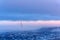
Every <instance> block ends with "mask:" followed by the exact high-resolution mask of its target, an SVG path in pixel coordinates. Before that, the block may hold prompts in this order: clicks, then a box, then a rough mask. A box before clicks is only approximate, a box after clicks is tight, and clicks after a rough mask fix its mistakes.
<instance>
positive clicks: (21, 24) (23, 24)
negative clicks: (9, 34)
mask: <svg viewBox="0 0 60 40" xmlns="http://www.w3.org/2000/svg"><path fill="white" fill-rule="evenodd" d="M59 26H60V20H38V21H0V31H17V30H18V31H21V30H26V31H27V30H35V29H39V28H42V27H59Z"/></svg>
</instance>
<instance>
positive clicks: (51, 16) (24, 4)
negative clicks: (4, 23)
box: [0, 0, 60, 20]
mask: <svg viewBox="0 0 60 40" xmlns="http://www.w3.org/2000/svg"><path fill="white" fill-rule="evenodd" d="M59 10H60V0H0V20H60V11H59Z"/></svg>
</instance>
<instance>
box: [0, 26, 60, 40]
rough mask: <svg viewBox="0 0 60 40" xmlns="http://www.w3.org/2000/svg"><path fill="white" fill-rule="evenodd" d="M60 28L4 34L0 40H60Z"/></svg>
mask: <svg viewBox="0 0 60 40" xmlns="http://www.w3.org/2000/svg"><path fill="white" fill-rule="evenodd" d="M59 30H60V28H57V27H54V28H41V29H39V30H37V31H24V32H21V31H20V32H6V33H2V34H0V40H60V31H59Z"/></svg>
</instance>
